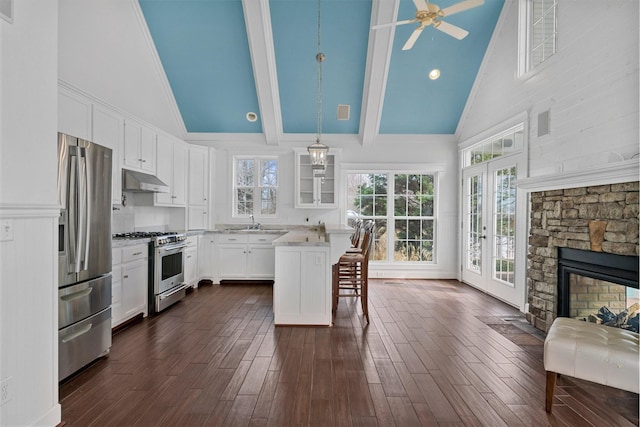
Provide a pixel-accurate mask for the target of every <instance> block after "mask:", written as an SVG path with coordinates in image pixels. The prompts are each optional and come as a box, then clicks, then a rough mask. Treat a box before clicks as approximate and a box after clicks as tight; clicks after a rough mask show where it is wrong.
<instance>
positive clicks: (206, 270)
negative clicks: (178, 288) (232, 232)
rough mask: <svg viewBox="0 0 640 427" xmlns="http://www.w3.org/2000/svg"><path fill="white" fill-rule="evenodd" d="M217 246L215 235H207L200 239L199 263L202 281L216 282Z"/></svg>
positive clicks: (199, 273)
mask: <svg viewBox="0 0 640 427" xmlns="http://www.w3.org/2000/svg"><path fill="white" fill-rule="evenodd" d="M215 245H216V240H215V237H214V234H212V233H205V234H204V235H203V236H202V237H201V238H200V249H199V252H198V253H199V256H200V262H199V263H198V275H199V276H200V279H204V280H212V281H215V273H216V272H215V266H214V261H215Z"/></svg>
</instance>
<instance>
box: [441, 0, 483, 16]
mask: <svg viewBox="0 0 640 427" xmlns="http://www.w3.org/2000/svg"><path fill="white" fill-rule="evenodd" d="M482 4H484V0H465V1H461V2H460V3H456V4H454V5H452V6H449V7H445V8H444V9H441V10H440V12H441V13H442V16H451V15H453V14H454V13H458V12H462V11H465V10H467V9H471V8H474V7H478V6H480V5H482Z"/></svg>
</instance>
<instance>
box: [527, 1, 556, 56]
mask: <svg viewBox="0 0 640 427" xmlns="http://www.w3.org/2000/svg"><path fill="white" fill-rule="evenodd" d="M531 3H532V5H531V30H530V31H531V33H530V34H531V36H530V44H529V46H530V49H531V52H530V53H529V55H530V64H531V67H530V68H535V67H536V66H537V65H538V64H540V63H541V62H543V61H545V60H547V59H548V58H549V57H550V56H551V55H553V54H554V53H556V10H557V5H558V1H557V0H532V2H531Z"/></svg>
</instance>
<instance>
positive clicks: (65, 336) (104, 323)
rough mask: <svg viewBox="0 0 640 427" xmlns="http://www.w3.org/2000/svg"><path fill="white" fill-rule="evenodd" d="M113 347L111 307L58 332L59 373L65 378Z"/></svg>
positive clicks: (60, 376)
mask: <svg viewBox="0 0 640 427" xmlns="http://www.w3.org/2000/svg"><path fill="white" fill-rule="evenodd" d="M110 348H111V307H109V308H107V309H106V310H103V311H101V312H100V313H97V314H95V315H93V316H91V317H89V318H88V319H85V320H83V321H82V322H78V323H76V324H74V325H71V326H69V327H67V328H64V329H62V330H60V331H59V332H58V351H59V359H58V375H59V380H63V379H65V378H66V377H68V376H69V375H71V374H73V373H74V372H76V371H77V370H78V369H80V368H82V367H83V366H85V365H87V364H89V363H91V362H93V361H94V360H96V359H97V358H98V357H101V356H104V355H106V354H107V353H108V352H109V349H110Z"/></svg>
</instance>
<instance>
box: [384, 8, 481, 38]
mask: <svg viewBox="0 0 640 427" xmlns="http://www.w3.org/2000/svg"><path fill="white" fill-rule="evenodd" d="M483 3H484V0H465V1H461V2H460V3H456V4H454V5H451V6H449V7H445V8H444V9H440V6H438V5H437V4H433V3H429V0H413V4H415V5H416V9H417V10H416V17H415V18H413V19H407V20H405V21H396V22H390V23H388V24H380V25H374V26H373V27H371V28H372V29H374V30H377V29H378V28H385V27H393V26H397V25H404V24H411V23H412V22H419V23H420V25H419V26H418V28H416V29H415V30H413V33H411V35H410V36H409V39H408V40H407V42H406V43H405V44H404V46H402V50H409V49H411V48H412V47H413V44H414V43H415V42H416V40H418V37H419V36H420V33H422V30H424V29H425V27H428V26H429V25H432V26H433V28H435V29H437V30H440V31H442V32H443V33H445V34H449V35H450V36H452V37H455V38H457V39H458V40H462V39H463V38H465V37H466V36H467V34H469V32H468V31H467V30H463V29H462V28H460V27H457V26H455V25H453V24H449V23H448V22H444V21H442V20H441V18H444V17H447V16H451V15H453V14H454V13H458V12H463V11H465V10H468V9H471V8H474V7H477V6H480V5H482V4H483Z"/></svg>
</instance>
